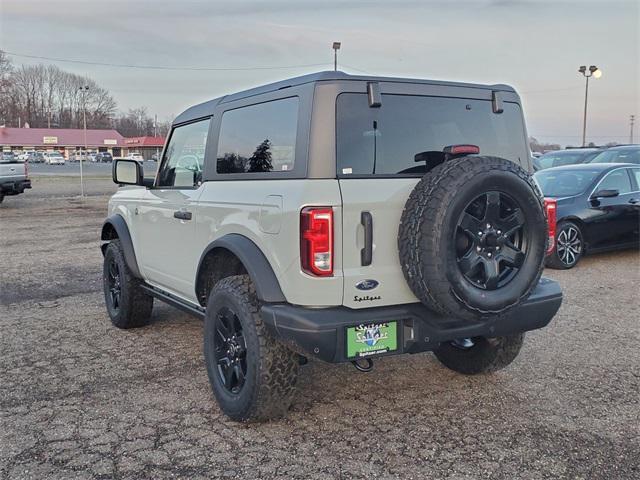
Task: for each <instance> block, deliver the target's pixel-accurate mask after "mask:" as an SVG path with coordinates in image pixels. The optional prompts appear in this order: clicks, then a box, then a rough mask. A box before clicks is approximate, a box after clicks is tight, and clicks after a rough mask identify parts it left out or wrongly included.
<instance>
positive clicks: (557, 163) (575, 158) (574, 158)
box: [538, 151, 588, 169]
mask: <svg viewBox="0 0 640 480" xmlns="http://www.w3.org/2000/svg"><path fill="white" fill-rule="evenodd" d="M585 158H588V154H585V153H584V152H566V151H563V152H549V153H545V154H544V155H542V156H541V157H540V158H538V164H539V165H540V168H541V169H543V168H551V167H562V166H563V165H573V164H576V163H582V162H583V161H584V159H585Z"/></svg>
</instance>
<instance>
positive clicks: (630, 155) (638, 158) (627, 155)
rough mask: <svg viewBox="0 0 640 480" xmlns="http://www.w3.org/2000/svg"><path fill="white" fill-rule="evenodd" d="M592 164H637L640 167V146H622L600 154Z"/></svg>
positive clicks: (592, 160)
mask: <svg viewBox="0 0 640 480" xmlns="http://www.w3.org/2000/svg"><path fill="white" fill-rule="evenodd" d="M588 161H589V162H591V163H635V164H636V165H640V145H620V146H619V147H611V148H609V149H607V150H604V151H602V152H600V153H599V154H598V155H596V156H595V157H593V158H591V160H588Z"/></svg>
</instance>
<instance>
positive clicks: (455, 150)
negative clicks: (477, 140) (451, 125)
mask: <svg viewBox="0 0 640 480" xmlns="http://www.w3.org/2000/svg"><path fill="white" fill-rule="evenodd" d="M442 151H443V152H444V153H448V154H450V155H462V154H465V155H477V154H478V153H480V147H479V146H477V145H449V146H448V147H444V148H443V149H442Z"/></svg>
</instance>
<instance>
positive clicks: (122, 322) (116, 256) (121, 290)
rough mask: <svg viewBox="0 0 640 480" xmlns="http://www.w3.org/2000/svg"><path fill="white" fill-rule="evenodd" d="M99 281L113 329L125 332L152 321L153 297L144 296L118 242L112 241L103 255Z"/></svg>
mask: <svg viewBox="0 0 640 480" xmlns="http://www.w3.org/2000/svg"><path fill="white" fill-rule="evenodd" d="M102 281H103V284H104V298H105V303H106V305H107V312H108V313H109V317H110V318H111V323H113V325H115V326H116V327H118V328H124V329H127V328H136V327H142V326H144V325H147V324H148V323H149V322H150V321H151V311H152V309H153V297H152V296H150V295H147V294H146V293H145V291H144V290H143V289H142V287H141V286H140V281H139V280H138V279H137V278H135V277H134V276H133V275H132V273H131V270H129V267H128V266H127V263H126V261H125V259H124V253H123V250H122V246H121V245H120V241H119V240H112V241H111V242H110V243H109V245H107V248H106V250H105V252H104V267H103V272H102Z"/></svg>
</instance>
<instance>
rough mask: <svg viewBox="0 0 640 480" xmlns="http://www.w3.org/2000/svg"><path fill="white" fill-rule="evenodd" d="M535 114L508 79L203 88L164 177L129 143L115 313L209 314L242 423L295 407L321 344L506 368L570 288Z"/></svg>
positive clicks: (116, 319)
mask: <svg viewBox="0 0 640 480" xmlns="http://www.w3.org/2000/svg"><path fill="white" fill-rule="evenodd" d="M382 92H385V93H382ZM212 119H215V121H212ZM525 131H526V129H525V125H524V118H523V115H522V110H521V106H520V98H519V96H518V95H517V93H516V92H515V91H514V90H513V89H512V88H511V87H507V86H505V85H473V86H471V85H467V84H459V83H452V82H438V81H421V80H405V79H402V80H398V79H394V78H382V77H361V76H355V77H352V76H350V75H346V74H344V73H341V72H323V73H318V74H313V75H307V76H304V77H298V78H293V79H289V80H285V81H282V82H278V83H275V84H270V85H266V86H263V87H259V88H256V89H253V90H249V91H245V92H241V93H237V94H235V95H230V96H227V97H224V98H223V99H218V100H213V101H210V102H207V103H203V104H201V105H197V106H194V107H192V108H190V109H188V110H187V111H185V112H184V113H182V114H181V115H179V116H178V117H177V118H176V120H175V123H174V124H173V126H172V131H171V134H170V136H169V144H168V146H167V149H166V153H165V155H164V158H163V159H162V163H161V164H160V166H159V169H158V173H157V175H156V177H155V180H152V179H145V178H144V175H143V173H144V172H143V167H142V165H141V164H140V163H139V162H137V161H133V160H128V159H121V160H116V161H115V164H114V167H113V178H114V181H115V182H116V183H118V184H123V185H134V186H139V187H141V188H135V187H134V188H131V187H128V188H121V189H119V190H118V191H117V193H116V194H115V195H114V196H113V197H112V198H111V200H110V201H109V216H108V218H107V219H106V221H105V223H104V226H103V229H102V236H101V238H102V240H103V241H104V243H103V245H102V251H103V254H104V270H103V280H104V294H105V302H106V307H107V312H108V315H109V316H110V318H111V321H112V323H113V324H114V325H115V326H116V327H118V328H132V327H139V326H142V325H145V324H148V323H149V321H150V316H151V312H152V307H153V301H154V298H156V299H159V300H161V301H165V302H169V303H171V304H172V305H174V306H176V307H179V308H182V309H184V310H185V311H187V312H190V313H191V314H193V315H196V316H199V317H201V318H204V322H205V325H204V356H205V360H206V366H207V372H208V375H209V380H210V383H211V386H212V389H213V392H214V394H215V397H216V399H217V400H218V403H219V405H220V407H221V409H222V411H223V412H224V413H225V414H227V415H228V416H229V417H231V418H233V419H235V420H239V421H248V420H265V419H269V418H273V417H276V416H279V415H283V414H284V413H285V412H286V411H287V409H288V407H289V405H290V404H291V401H292V397H293V394H294V392H295V382H296V377H297V375H298V365H299V364H300V363H301V362H303V361H304V359H305V358H306V357H307V356H311V357H316V358H319V359H321V360H324V361H327V362H332V363H337V362H352V363H354V365H355V366H356V368H358V369H360V370H363V371H368V370H370V369H371V368H372V367H373V359H375V358H376V357H377V356H384V355H398V354H402V353H417V352H424V351H434V352H435V355H436V357H437V358H438V359H439V360H440V361H441V362H442V363H443V364H444V365H445V366H447V367H448V368H450V369H452V370H454V371H457V372H461V373H464V374H479V373H486V372H492V371H495V370H498V369H501V368H504V367H506V366H507V365H509V364H510V363H511V362H512V361H513V360H514V359H515V358H516V356H517V354H518V352H519V351H520V347H521V345H522V342H523V332H525V331H528V330H532V329H536V328H542V327H544V326H546V325H547V324H548V323H549V322H550V321H551V319H552V317H553V316H554V315H555V313H556V311H557V310H558V308H559V307H560V304H561V301H562V292H561V290H560V287H559V285H558V284H557V283H556V282H554V281H551V280H548V279H542V280H540V275H541V273H542V265H543V261H544V255H545V252H546V249H547V239H548V231H547V220H546V219H545V210H544V207H543V202H542V198H541V197H540V196H539V195H538V190H537V188H536V187H535V184H534V182H533V179H532V178H531V177H530V176H529V175H528V173H527V172H528V171H530V169H531V164H530V157H529V148H528V145H527V143H526V135H525ZM436 132H437V133H436ZM443 132H445V133H446V135H445V133H443ZM209 134H211V135H212V136H214V138H215V139H216V142H210V141H209V142H207V138H208V135H209ZM443 135H444V136H445V137H446V139H447V140H446V141H447V143H443V139H442V136H443ZM452 142H453V143H454V144H451V143H452ZM214 144H215V145H216V146H217V147H216V150H215V151H214V150H213V148H214ZM498 157H501V158H498ZM274 180H277V181H274ZM549 211H550V210H549ZM550 218H551V219H552V217H550ZM551 224H552V222H551ZM196 225H197V229H196Z"/></svg>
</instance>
